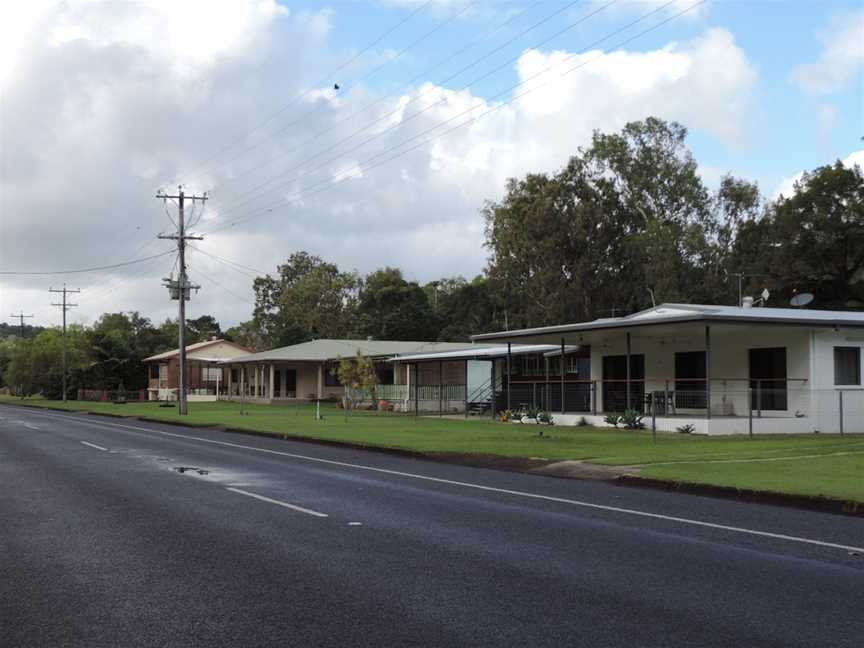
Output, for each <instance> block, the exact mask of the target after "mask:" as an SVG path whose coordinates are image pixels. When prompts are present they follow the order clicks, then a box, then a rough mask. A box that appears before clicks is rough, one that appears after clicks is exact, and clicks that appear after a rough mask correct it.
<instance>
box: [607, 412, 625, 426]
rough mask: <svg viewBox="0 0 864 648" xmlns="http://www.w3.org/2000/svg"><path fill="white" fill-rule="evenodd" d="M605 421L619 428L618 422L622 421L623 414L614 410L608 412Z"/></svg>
mask: <svg viewBox="0 0 864 648" xmlns="http://www.w3.org/2000/svg"><path fill="white" fill-rule="evenodd" d="M603 422H604V423H608V424H609V425H611V426H612V427H616V428H617V427H618V424H619V423H621V415H620V414H615V413H614V412H613V413H612V414H607V415H606V416H604V417H603Z"/></svg>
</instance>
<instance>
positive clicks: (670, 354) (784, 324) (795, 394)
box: [398, 304, 864, 434]
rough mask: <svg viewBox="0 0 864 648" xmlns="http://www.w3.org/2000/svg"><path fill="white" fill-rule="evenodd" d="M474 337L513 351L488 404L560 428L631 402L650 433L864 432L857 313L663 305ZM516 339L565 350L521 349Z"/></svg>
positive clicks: (502, 362) (496, 364)
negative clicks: (547, 414) (527, 412)
mask: <svg viewBox="0 0 864 648" xmlns="http://www.w3.org/2000/svg"><path fill="white" fill-rule="evenodd" d="M473 340H474V341H475V342H482V343H497V344H498V345H501V344H502V343H503V344H504V345H508V346H510V348H511V354H510V355H509V356H505V357H500V356H499V357H498V358H497V359H496V358H492V359H491V360H490V361H491V363H492V367H493V369H492V372H494V375H495V376H496V381H500V382H496V389H494V390H491V396H492V398H493V399H494V401H495V402H494V409H495V410H501V409H503V408H505V407H511V408H516V407H520V406H526V405H533V406H535V407H541V408H546V409H549V410H552V411H553V413H555V420H556V422H557V423H558V424H565V425H566V424H575V423H576V422H577V421H579V420H580V419H582V418H583V417H584V418H585V419H587V420H588V421H589V422H592V423H596V424H602V422H603V419H604V416H605V414H607V413H612V412H616V413H620V412H623V411H624V410H627V409H631V410H637V411H640V412H642V413H644V414H645V416H646V421H647V422H649V425H650V424H651V421H652V420H653V421H654V424H655V425H656V427H657V429H660V430H668V431H674V430H675V429H676V428H678V427H680V426H684V425H692V426H693V428H694V432H696V433H701V434H746V433H748V432H751V431H752V432H754V433H758V434H767V433H808V432H810V433H812V432H816V431H819V432H825V433H836V432H841V431H842V432H858V433H864V390H862V373H864V371H862V355H864V313H862V312H846V311H823V310H810V309H798V308H761V307H760V308H754V307H751V306H749V305H747V304H745V306H743V307H736V306H712V305H697V304H662V305H660V306H657V307H655V308H651V309H648V310H645V311H641V312H639V313H635V314H633V315H629V316H627V317H614V318H606V319H599V320H594V321H590V322H581V323H576V324H563V325H558V326H547V327H542V328H532V329H522V330H513V331H501V332H497V333H484V334H480V335H475V336H473ZM517 344H518V345H524V344H540V345H554V346H555V347H559V348H561V350H560V351H558V352H557V353H556V352H554V351H549V350H545V351H544V352H542V353H537V354H534V355H535V356H536V357H532V356H531V355H530V354H527V355H526V354H521V353H520V354H519V355H518V356H517V355H515V354H513V353H512V349H514V348H515V345H517ZM574 349H575V351H574ZM562 352H563V355H564V358H565V362H563V363H562V362H560V360H559V359H558V358H560V357H561V355H562ZM450 355H453V354H452V353H449V354H448V353H446V352H445V353H442V354H438V356H437V361H439V362H440V361H443V360H447V359H449V356H450ZM398 360H399V361H401V362H404V363H411V362H412V358H411V357H410V356H409V357H402V358H399V359H398ZM414 361H415V362H417V363H419V362H421V361H422V362H427V363H428V362H436V358H433V357H430V356H428V354H427V355H426V356H425V357H422V358H421V357H420V356H417V357H416V358H415V359H414ZM508 367H509V370H508ZM492 372H490V381H491V375H493V373H492ZM562 395H563V399H562ZM562 401H563V402H562Z"/></svg>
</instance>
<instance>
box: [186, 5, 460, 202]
mask: <svg viewBox="0 0 864 648" xmlns="http://www.w3.org/2000/svg"><path fill="white" fill-rule="evenodd" d="M476 4H477V2H472V3H470V4H466V5H465V6H464V7H463V8H462V9H461V10H460V11H457V12H456V13H454V14H451V15H450V16H449V17H447V18H446V19H444V20H443V21H441V22H440V23H438V24H437V25H436V26H435V27H433V28H432V29H431V30H429V31H427V32H426V33H425V34H423V35H422V36H420V38H418V39H417V40H415V41H414V42H412V43H411V44H410V45H408V46H406V47H404V48H402V49H401V50H400V51H399V52H397V53H396V55H395V56H393V57H390V58H388V59H387V60H386V61H384V62H383V63H381V64H380V65H378V66H377V67H375V68H373V69H372V70H370V71H369V72H367V73H366V74H364V75H363V76H362V77H360V78H359V79H358V80H357V81H355V82H353V83H351V84H349V85H342V86H341V87H340V90H341V91H342V93H347V92H348V90H350V89H351V88H353V87H356V86H358V85H360V84H361V83H363V82H364V81H367V80H368V79H369V78H371V77H372V76H374V75H375V74H377V73H378V72H379V71H381V70H382V69H383V68H385V67H386V66H388V65H390V64H392V63H395V62H396V61H398V60H399V59H400V58H402V56H403V55H404V54H406V53H407V52H409V51H411V50H412V49H414V48H415V47H416V46H417V45H419V44H420V43H422V42H423V41H424V40H426V39H427V38H429V37H430V36H432V34H434V33H436V32H438V31H440V30H441V29H443V28H444V27H445V26H447V25H448V24H449V23H451V22H453V21H454V20H456V19H457V18H459V17H461V16H462V15H464V14H465V13H467V12H468V11H469V10H470V9H472V8H473V7H474V6H475V5H476ZM322 110H323V105H321V104H318V105H316V106H315V107H314V108H312V109H311V110H308V111H306V112H305V113H303V114H302V115H301V116H300V117H298V118H297V119H295V120H293V121H291V122H288V123H287V124H285V125H284V126H282V127H281V128H280V129H279V130H277V131H275V132H273V133H270V135H269V136H268V139H267V140H261V141H259V142H257V143H255V144H252V145H251V146H249V147H247V148H245V149H242V150H241V151H239V152H237V153H236V154H234V155H233V156H231V157H230V158H228V159H227V160H225V161H224V162H221V163H219V164H218V165H216V166H215V167H213V168H211V170H215V169H219V168H222V167H225V166H227V165H229V164H231V162H234V161H235V160H237V159H238V158H240V157H242V156H244V155H246V154H247V153H249V152H251V151H254V150H255V149H257V148H259V147H260V146H262V145H263V144H264V143H265V142H268V141H270V140H271V139H273V138H275V137H277V136H278V135H281V134H283V133H285V132H287V131H288V130H290V129H291V128H292V127H294V126H296V125H297V124H300V123H302V122H304V121H306V120H307V119H308V118H309V117H311V116H313V115H315V114H318V113H320V112H321V111H322ZM361 112H362V111H361ZM341 121H344V119H343V120H340V122H337V123H341ZM333 127H335V124H334V125H333ZM333 127H331V128H329V129H328V130H332V128H333ZM312 139H314V138H312ZM280 157H281V155H280ZM268 164H269V162H268ZM259 168H260V167H259ZM253 170H255V168H253V169H247V170H245V171H243V172H242V173H240V174H238V175H237V176H235V177H233V178H231V180H230V181H229V182H233V181H236V180H237V178H239V177H241V176H245V175H247V174H248V173H251V171H253ZM201 175H202V174H200V173H199V174H198V176H193V177H199V176H201ZM223 184H224V183H223ZM215 186H221V185H215ZM211 191H212V189H211Z"/></svg>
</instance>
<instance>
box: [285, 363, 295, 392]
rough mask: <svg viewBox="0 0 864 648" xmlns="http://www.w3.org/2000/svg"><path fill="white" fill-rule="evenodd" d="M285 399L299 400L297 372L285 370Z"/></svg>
mask: <svg viewBox="0 0 864 648" xmlns="http://www.w3.org/2000/svg"><path fill="white" fill-rule="evenodd" d="M285 398H297V370H296V369H286V370H285Z"/></svg>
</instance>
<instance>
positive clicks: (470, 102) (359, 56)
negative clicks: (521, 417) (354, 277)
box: [0, 0, 864, 328]
mask: <svg viewBox="0 0 864 648" xmlns="http://www.w3.org/2000/svg"><path fill="white" fill-rule="evenodd" d="M337 86H338V89H337ZM649 116H656V117H660V118H663V119H668V120H675V121H678V122H680V123H682V124H683V125H685V126H686V127H687V128H688V129H689V137H688V144H689V146H690V147H691V149H692V151H693V154H694V156H695V158H696V160H697V162H698V163H699V168H700V172H701V174H702V177H703V179H704V180H705V182H706V183H707V184H708V186H711V187H713V186H716V185H717V183H718V182H719V179H720V178H721V177H722V176H723V175H724V174H727V173H731V174H733V175H736V176H740V177H744V178H747V179H749V180H752V181H755V182H758V184H759V186H760V188H761V190H762V192H763V195H764V196H765V197H766V198H773V197H776V196H777V195H778V194H779V193H781V192H782V193H785V194H786V195H788V194H789V193H790V192H791V191H792V190H793V185H794V180H795V179H796V178H797V177H799V176H800V174H801V172H802V171H804V170H809V169H813V168H815V167H817V166H820V165H823V164H829V163H832V162H834V161H835V160H841V161H843V162H844V163H846V164H853V163H859V164H862V165H864V141H862V136H864V3H862V2H860V1H856V2H851V1H850V2H828V1H826V2H820V1H817V0H808V1H803V0H802V1H797V2H794V1H792V2H781V1H748V2H741V1H735V0H730V1H721V0H707V1H705V2H701V3H699V2H698V0H691V1H685V0H671V1H665V2H663V1H660V0H641V1H633V0H617V1H615V0H581V1H577V2H572V1H569V0H518V1H516V0H513V1H511V0H475V1H473V2H472V1H471V0H372V1H370V2H330V3H324V2H317V1H316V2H296V3H294V2H278V1H277V0H247V1H236V2H235V1H232V0H225V1H221V2H210V1H207V0H203V1H199V0H170V1H167V0H166V1H164V2H163V1H162V0H150V1H142V2H126V1H114V2H109V1H102V2H79V1H71V0H70V1H65V2H38V1H37V2H26V3H24V2H17V1H10V0H5V1H4V0H0V272H2V273H4V274H0V312H2V314H3V316H4V318H5V317H7V316H8V315H9V314H11V313H18V312H20V311H23V312H24V313H25V314H31V313H32V314H34V315H35V318H34V319H31V320H28V323H34V324H39V325H43V326H45V325H56V324H57V323H59V321H60V312H59V309H58V308H56V307H52V306H51V305H50V304H51V302H52V301H57V300H56V297H57V295H56V294H51V293H49V288H51V287H53V288H58V287H62V285H63V283H64V282H65V283H66V284H67V285H68V286H69V287H70V288H75V289H80V290H81V293H80V294H76V295H74V301H75V303H77V304H78V306H77V307H76V308H73V309H72V310H71V311H70V312H69V321H70V322H80V323H92V322H93V321H94V320H95V319H96V318H98V317H99V315H100V314H102V313H104V312H117V311H133V310H136V311H139V312H140V313H142V314H143V315H145V316H147V317H149V318H150V319H151V320H152V321H154V322H155V323H158V322H161V321H163V320H164V319H165V318H167V317H174V316H176V307H177V302H172V301H170V300H169V297H168V293H167V290H166V289H165V288H164V287H163V286H162V279H163V277H166V276H168V275H169V273H171V272H172V271H175V272H176V266H173V265H172V264H174V262H175V255H174V254H173V253H172V246H173V243H172V242H171V241H168V240H164V239H159V238H157V236H158V235H159V234H160V233H166V234H167V233H170V232H172V231H173V230H174V222H173V221H174V219H176V212H177V207H176V205H175V204H173V203H172V202H171V201H167V202H166V201H163V200H160V199H158V198H157V197H156V194H157V192H158V191H159V190H160V189H161V190H164V191H165V192H167V193H170V194H176V193H177V191H178V185H180V184H182V185H183V187H184V191H185V192H186V193H187V194H192V195H201V194H203V193H204V192H208V198H209V199H208V200H207V202H206V203H200V202H199V203H193V204H192V205H189V204H188V203H187V209H186V220H187V222H188V223H191V225H192V231H193V232H195V233H196V234H199V235H201V236H203V237H204V238H203V240H200V241H192V242H191V243H192V245H193V246H194V247H193V249H190V250H189V251H188V264H189V275H190V277H191V279H192V280H193V281H194V282H196V283H197V284H199V285H200V286H201V290H200V291H199V292H198V293H197V294H193V296H192V299H191V301H190V302H189V303H188V305H187V315H188V316H189V317H197V316H199V315H203V314H212V315H214V316H215V317H216V318H217V320H219V322H220V323H221V324H222V325H223V328H225V327H228V326H231V325H234V324H237V323H238V322H240V321H244V320H247V319H249V318H250V317H251V313H252V308H253V303H254V295H253V291H252V281H253V278H254V277H255V276H256V275H260V274H263V273H274V272H275V270H276V266H277V265H278V264H279V263H280V262H284V260H285V259H286V258H287V257H288V256H289V255H290V254H292V253H293V252H296V251H299V250H306V251H308V252H310V253H312V254H317V255H319V256H321V257H322V258H324V259H326V260H328V261H332V262H334V263H337V264H338V265H339V267H340V268H342V269H345V270H357V271H359V272H362V273H367V272H370V271H373V270H375V269H377V268H381V267H385V266H395V267H399V268H401V269H402V270H403V272H404V273H405V275H406V277H407V278H409V279H412V280H417V281H421V282H425V281H429V280H432V279H436V278H440V277H450V276H456V275H462V276H465V277H468V278H471V277H473V276H475V275H477V274H479V273H481V272H482V271H483V268H484V266H485V264H486V258H487V252H486V250H485V249H484V247H483V241H484V222H483V217H482V214H481V210H482V208H483V206H484V204H486V202H487V201H495V200H500V199H501V198H502V196H503V194H504V191H505V187H506V182H507V179H508V178H512V177H521V176H523V175H525V174H526V173H529V172H547V173H554V172H555V171H556V170H558V169H560V168H561V167H563V166H564V165H566V163H567V160H568V157H569V156H570V155H572V154H574V153H576V152H577V151H578V149H579V147H581V146H585V145H586V144H587V143H588V142H589V141H590V137H591V134H592V132H594V131H595V130H601V131H607V132H609V131H615V130H618V129H620V128H622V127H623V126H624V125H625V124H626V123H627V122H629V121H633V120H639V119H645V118H646V117H649ZM155 255H160V256H155ZM150 257H154V258H150ZM138 259H147V260H146V261H143V262H140V263H132V264H130V265H121V266H119V267H116V268H111V269H105V270H98V271H91V272H82V273H69V272H68V271H70V270H77V269H87V268H93V267H101V266H109V265H116V264H123V263H126V262H129V261H136V260H138ZM12 272H16V273H34V272H39V273H49V272H50V273H56V274H38V275H33V274H8V273H12ZM7 321H8V322H9V323H12V322H13V320H12V319H8V320H7Z"/></svg>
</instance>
